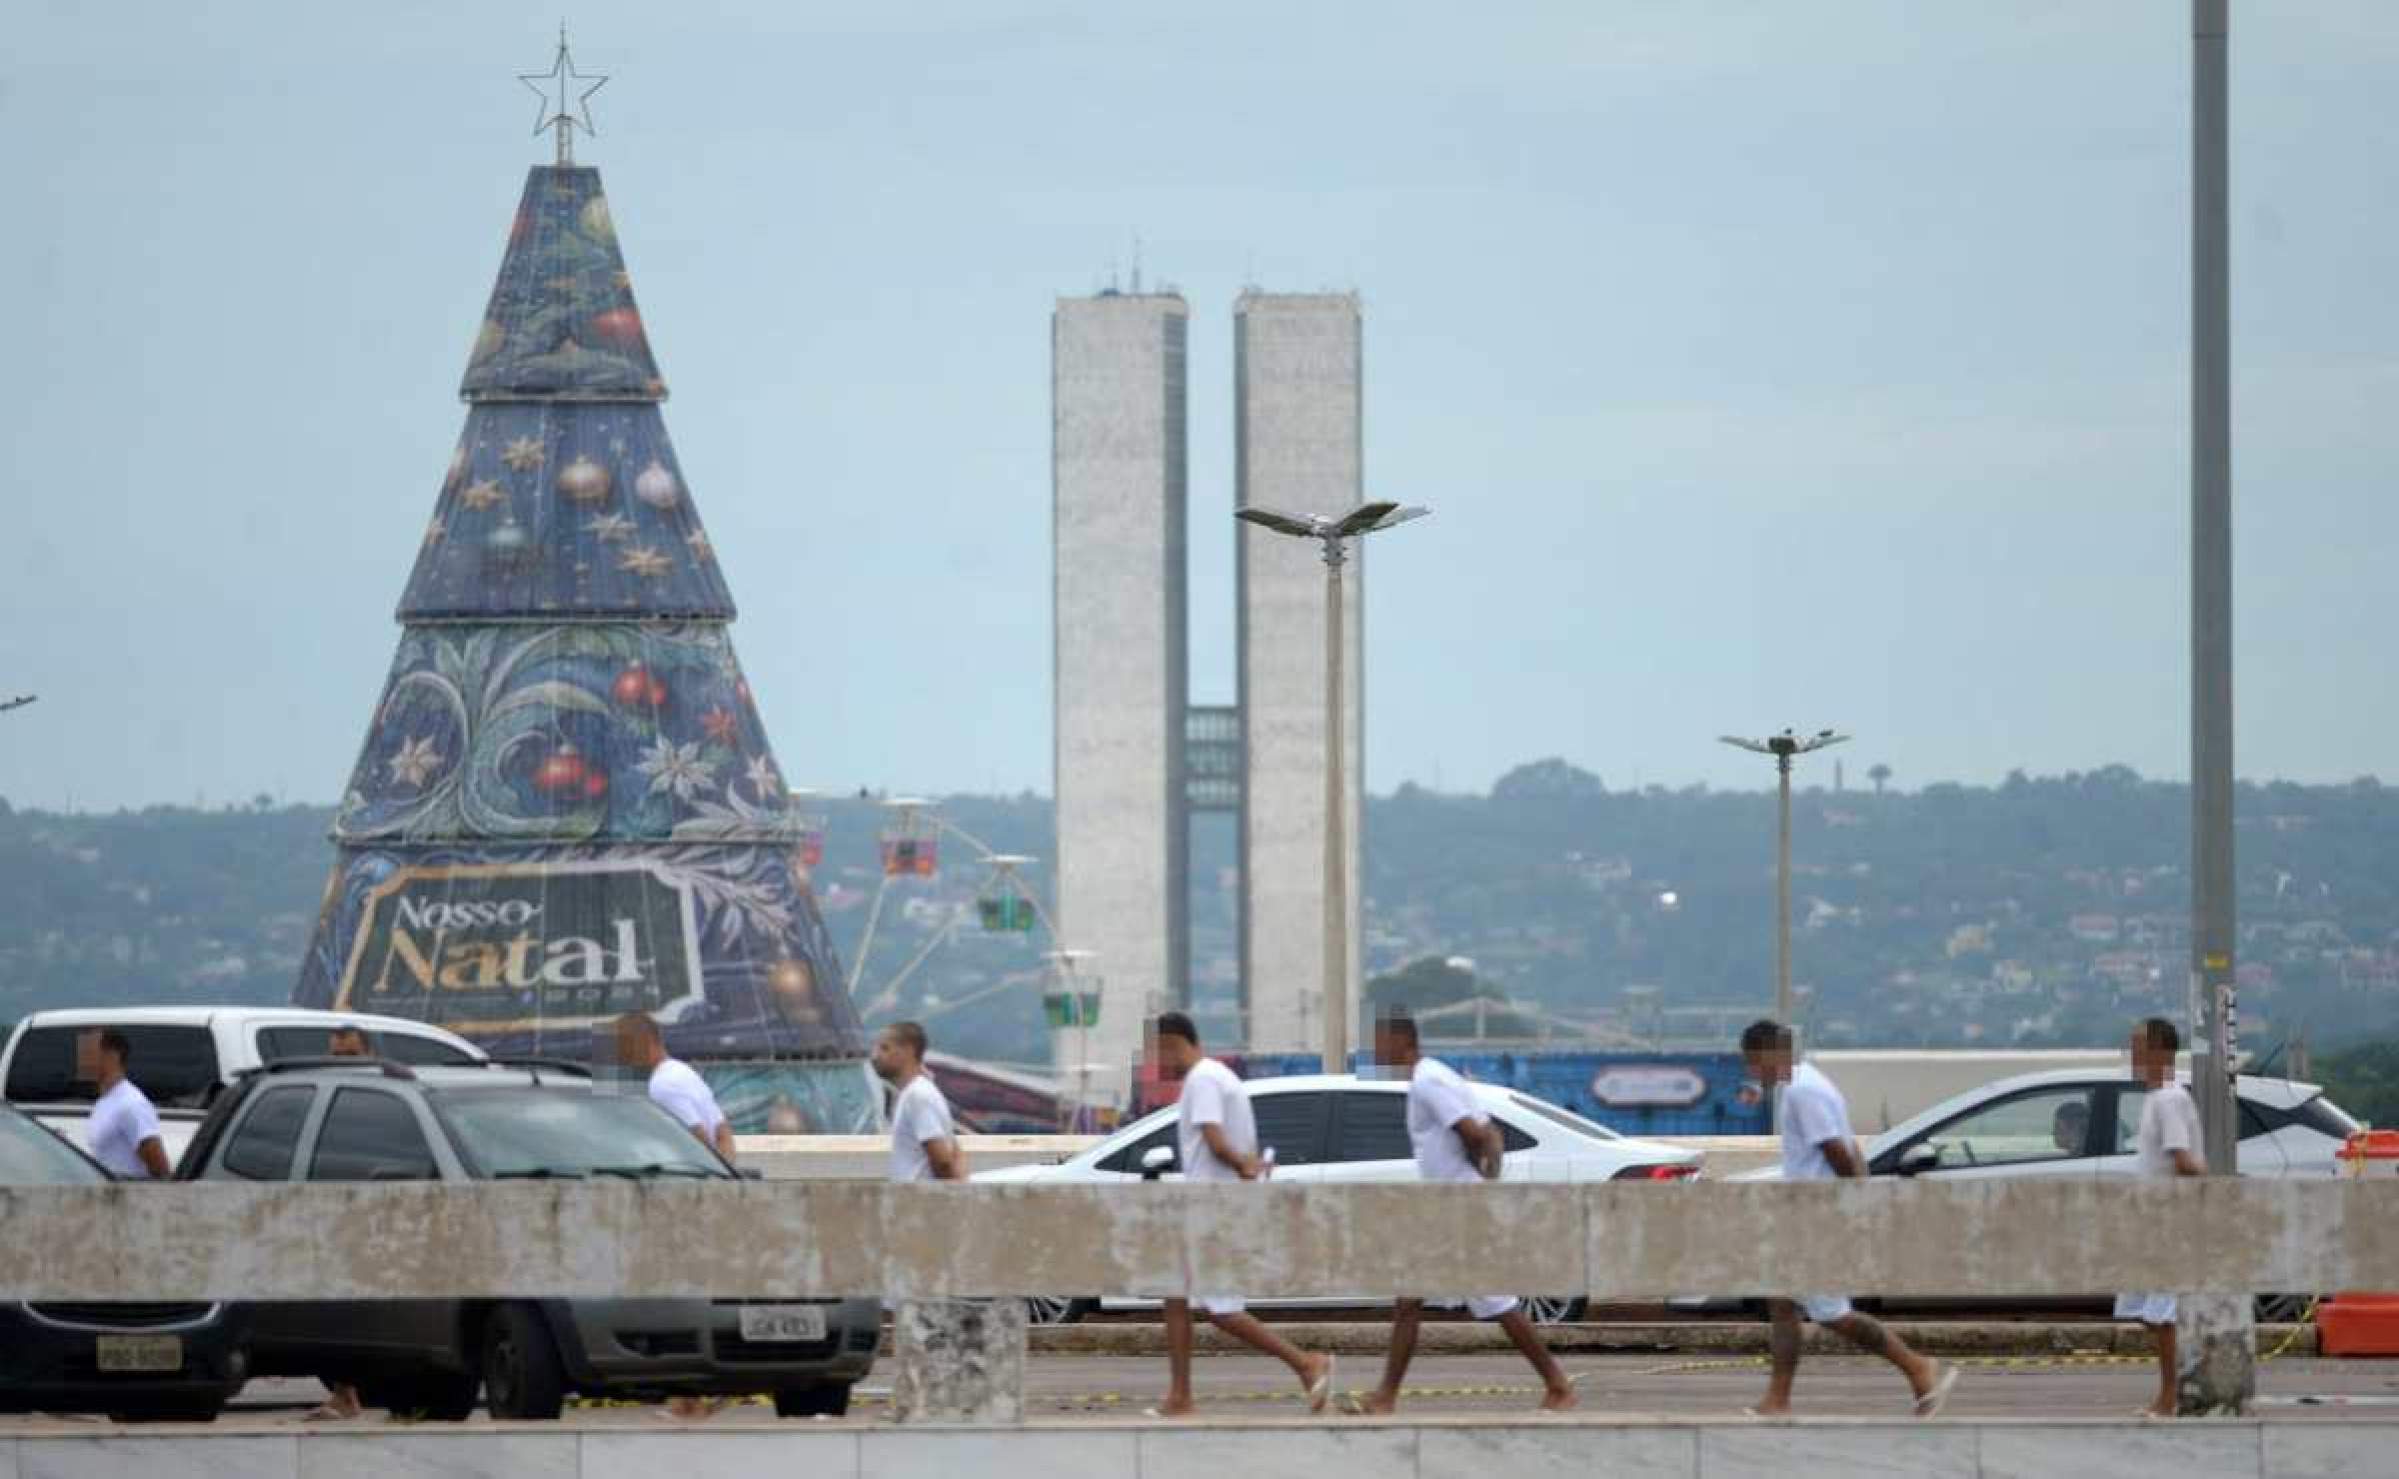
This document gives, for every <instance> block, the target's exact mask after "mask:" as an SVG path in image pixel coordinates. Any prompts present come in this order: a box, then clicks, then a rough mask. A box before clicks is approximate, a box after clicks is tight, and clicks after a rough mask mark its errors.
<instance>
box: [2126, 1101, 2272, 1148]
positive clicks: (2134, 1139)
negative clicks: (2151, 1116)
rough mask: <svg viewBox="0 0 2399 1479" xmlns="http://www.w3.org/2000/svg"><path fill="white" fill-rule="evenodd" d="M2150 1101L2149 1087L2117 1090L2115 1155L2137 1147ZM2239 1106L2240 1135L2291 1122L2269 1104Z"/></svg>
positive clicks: (2267, 1130)
mask: <svg viewBox="0 0 2399 1479" xmlns="http://www.w3.org/2000/svg"><path fill="white" fill-rule="evenodd" d="M2148 1102H2149V1090H2148V1088H2147V1087H2146V1086H2144V1085H2141V1084H2128V1085H2126V1086H2125V1087H2123V1088H2121V1089H2118V1090H2117V1091H2116V1150H2115V1153H2116V1154H2117V1155H2133V1154H2136V1153H2137V1152H2138V1151H2139V1149H2140V1138H2141V1110H2142V1107H2143V1106H2145V1105H2146V1104H2148ZM2240 1105H2241V1138H2242V1139H2243V1140H2254V1139H2256V1138H2257V1137H2258V1136H2260V1135H2271V1134H2273V1133H2274V1132H2275V1131H2276V1130H2279V1129H2281V1128H2282V1127H2283V1126H2285V1125H2287V1124H2289V1123H2290V1122H2291V1117H2290V1115H2289V1114H2288V1113H2287V1112H2285V1111H2283V1110H2280V1109H2276V1108H2275V1107H2274V1106H2272V1105H2270V1104H2259V1103H2257V1102H2256V1101H2254V1100H2250V1099H2243V1100H2241V1101H2240Z"/></svg>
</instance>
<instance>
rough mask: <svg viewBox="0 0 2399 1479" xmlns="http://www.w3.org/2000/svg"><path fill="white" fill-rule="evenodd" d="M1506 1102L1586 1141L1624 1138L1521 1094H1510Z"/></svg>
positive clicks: (1569, 1112)
mask: <svg viewBox="0 0 2399 1479" xmlns="http://www.w3.org/2000/svg"><path fill="white" fill-rule="evenodd" d="M1508 1102H1509V1103H1511V1104H1513V1105H1515V1106H1516V1107H1517V1108H1518V1109H1522V1110H1525V1111H1528V1112H1530V1113H1532V1114H1537V1115H1539V1116H1541V1117H1542V1118H1543V1119H1545V1120H1548V1121H1549V1122H1550V1123H1551V1124H1553V1125H1563V1126H1564V1127H1565V1128H1567V1129H1569V1130H1572V1131H1573V1132H1574V1133H1575V1134H1577V1135H1581V1136H1583V1137H1585V1138H1587V1139H1591V1140H1621V1139H1623V1138H1624V1137H1623V1136H1621V1135H1619V1134H1617V1133H1616V1132H1615V1131H1614V1130H1611V1129H1609V1128H1608V1127H1607V1126H1606V1125H1602V1124H1597V1123H1595V1122H1593V1121H1591V1120H1587V1119H1584V1118H1583V1117H1582V1116H1581V1115H1579V1114H1576V1113H1575V1112H1574V1111H1573V1110H1571V1109H1560V1108H1559V1107H1558V1106H1556V1105H1555V1104H1551V1103H1549V1102H1548V1101H1546V1100H1542V1099H1533V1098H1529V1097H1527V1096H1525V1095H1523V1094H1510V1095H1509V1096H1508Z"/></svg>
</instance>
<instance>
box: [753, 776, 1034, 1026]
mask: <svg viewBox="0 0 2399 1479" xmlns="http://www.w3.org/2000/svg"><path fill="white" fill-rule="evenodd" d="M791 794H792V796H793V799H794V801H795V803H797V804H799V805H800V806H801V808H802V810H801V820H800V838H801V842H800V856H801V861H802V862H803V863H805V864H806V865H807V866H808V867H809V868H811V869H813V868H815V867H816V866H817V864H819V863H821V862H822V861H823V860H824V852H825V833H826V822H825V818H824V816H823V815H822V814H821V813H812V812H810V811H809V810H808V809H807V807H808V804H809V803H811V802H813V801H814V799H815V797H816V793H815V792H813V791H805V790H795V791H793V792H792V793H791ZM882 806H883V808H884V812H885V816H884V820H883V823H882V825H881V827H880V828H879V835H878V837H877V839H876V840H877V844H878V852H879V854H880V857H881V861H882V867H881V871H880V874H879V876H878V877H877V878H876V880H875V891H874V894H873V896H872V898H871V899H870V900H869V901H868V903H867V910H866V927H865V929H864V930H863V931H862V932H861V933H860V935H859V938H858V945H857V948H856V949H855V950H854V951H853V952H852V954H851V957H850V971H849V980H848V982H847V986H848V990H849V994H850V999H851V1000H852V1001H854V1002H856V1003H857V1006H858V1015H859V1017H860V1018H861V1019H862V1020H867V1019H872V1018H874V1017H877V1016H883V1015H888V1014H891V1013H895V1012H897V1011H898V1010H899V1004H900V992H901V988H903V987H905V986H906V985H907V984H908V981H909V980H910V979H911V978H912V977H914V976H915V975H916V973H917V972H918V971H919V970H920V969H922V968H923V967H924V965H925V963H926V962H928V961H930V960H931V959H933V957H934V956H936V955H938V954H939V953H940V952H941V950H942V948H943V947H944V946H947V945H948V944H950V943H951V942H952V941H953V940H954V939H955V938H956V937H957V935H958V934H959V932H960V930H961V929H963V928H964V927H965V926H966V924H967V923H968V920H969V919H971V920H972V922H973V925H974V927H975V928H976V929H978V930H980V931H981V932H982V933H984V934H989V935H1028V936H1029V935H1031V934H1032V933H1034V932H1035V931H1036V930H1038V931H1040V932H1041V933H1042V934H1044V935H1046V936H1047V937H1048V939H1049V941H1050V944H1051V947H1052V951H1051V956H1050V958H1051V960H1052V962H1053V967H1054V962H1055V958H1056V955H1057V952H1058V950H1059V948H1060V947H1061V941H1060V940H1059V936H1058V929H1057V923H1056V921H1055V920H1054V919H1052V918H1051V916H1050V913H1049V911H1048V910H1047V909H1046V908H1044V907H1043V906H1042V903H1041V898H1040V896H1039V895H1038V894H1037V893H1035V892H1034V890H1033V888H1032V886H1031V884H1030V883H1028V882H1027V881H1026V879H1025V876H1024V872H1023V870H1024V869H1026V868H1029V867H1032V866H1033V865H1035V864H1037V863H1039V862H1040V861H1041V860H1040V859H1039V858H1036V857H1033V856H1031V855H1030V854H1026V853H1004V852H1000V851H997V850H996V849H994V848H992V847H991V846H990V845H989V844H987V843H985V842H984V841H983V839H981V838H980V837H977V836H976V835H975V834H974V833H972V832H969V831H967V830H966V829H965V828H964V827H961V826H959V825H958V824H957V823H956V822H953V821H951V820H950V819H949V818H947V817H945V816H943V815H942V814H941V812H940V809H939V808H938V807H937V806H936V805H935V803H933V802H932V801H930V800H928V799H926V798H924V797H921V796H895V797H892V798H891V799H889V800H887V801H884V802H883V803H882ZM945 838H948V839H953V840H955V841H956V842H958V843H962V844H964V846H965V847H966V848H967V849H968V851H969V852H970V853H971V854H972V855H973V862H974V866H975V867H976V868H978V869H980V870H982V873H983V877H982V879H981V881H980V883H979V884H978V885H977V887H976V890H975V898H974V907H973V909H972V911H971V913H970V914H967V915H953V916H952V917H951V918H949V919H947V920H945V921H944V922H943V923H942V925H941V927H940V928H939V929H937V930H936V931H934V933H933V936H932V938H930V939H928V940H926V941H925V942H924V943H923V944H922V945H919V946H918V947H917V949H916V950H915V952H914V953H913V954H911V955H910V956H909V957H908V958H907V959H906V960H905V961H904V962H902V963H901V965H900V966H899V968H898V969H897V970H895V971H894V972H893V973H892V974H891V975H890V976H889V977H887V978H885V979H883V980H882V981H880V982H879V983H876V984H872V985H870V984H869V980H870V978H869V976H868V972H867V965H868V961H869V960H870V959H871V958H872V956H873V954H874V948H875V937H876V934H877V932H878V931H879V929H880V927H881V925H882V921H883V911H884V907H885V905H886V904H887V903H888V902H889V900H890V897H891V895H892V893H893V891H894V888H895V886H897V887H899V888H900V889H902V890H905V889H906V888H907V887H908V886H909V885H911V884H919V883H925V882H930V881H931V880H933V879H936V878H938V877H939V876H940V875H941V863H942V856H941V855H942V842H943V840H944V839H945ZM1021 984H1022V982H1021V981H1017V980H1004V981H1001V982H999V983H998V984H996V985H993V986H989V987H985V988H984V989H982V990H980V991H976V992H972V993H970V994H968V995H966V996H963V997H959V998H957V999H956V1000H953V1001H945V1002H942V1003H940V1004H939V1005H938V1006H935V1007H932V1008H930V1009H929V1010H927V1011H925V1012H923V1013H921V1014H920V1015H922V1016H925V1017H936V1016H942V1015H945V1014H947V1013H950V1012H954V1011H958V1010H960V1009H962V1008H964V1007H968V1006H972V1005H974V1004H975V1003H976V1002H979V1001H982V1000H984V999H986V998H988V997H991V996H996V995H998V994H999V993H1000V992H1002V991H1006V990H1009V989H1011V988H1014V987H1016V986H1019V985H1021Z"/></svg>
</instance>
